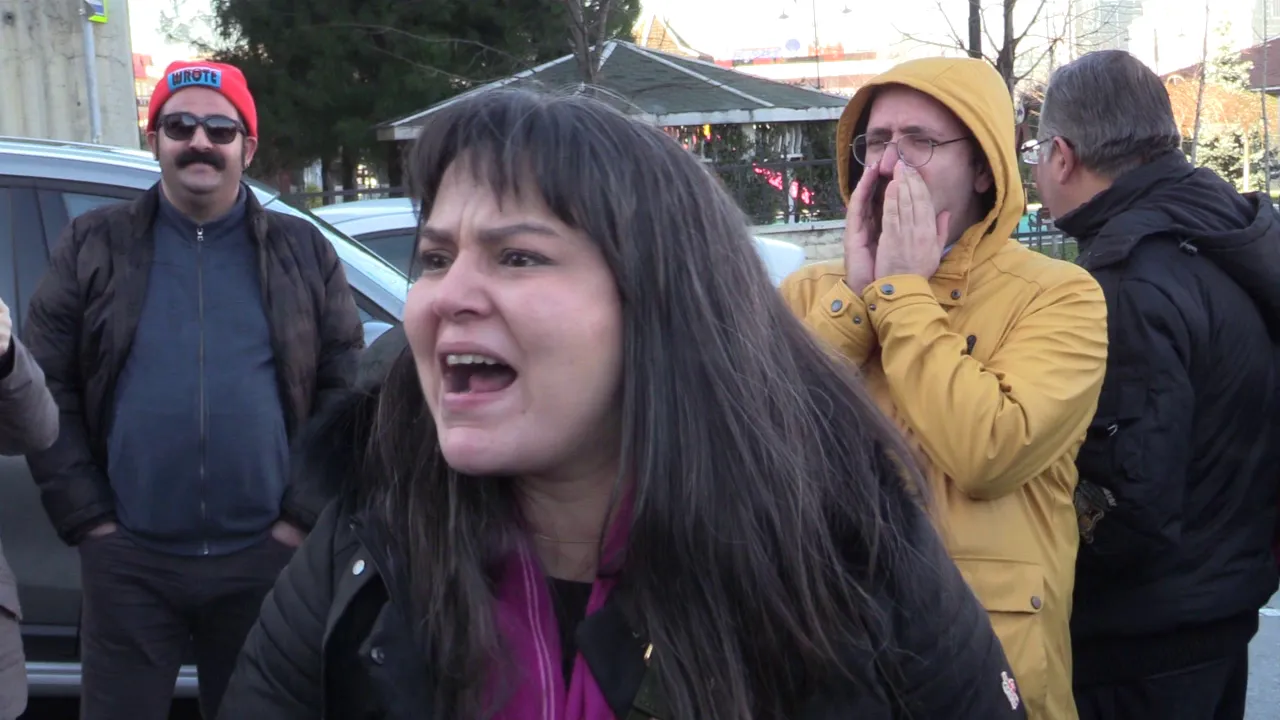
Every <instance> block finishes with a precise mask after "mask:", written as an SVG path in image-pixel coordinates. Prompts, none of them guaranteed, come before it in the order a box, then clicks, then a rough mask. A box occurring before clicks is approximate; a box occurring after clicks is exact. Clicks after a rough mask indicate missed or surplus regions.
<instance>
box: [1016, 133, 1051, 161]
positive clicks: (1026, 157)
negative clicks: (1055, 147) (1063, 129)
mask: <svg viewBox="0 0 1280 720" xmlns="http://www.w3.org/2000/svg"><path fill="white" fill-rule="evenodd" d="M1052 141H1053V138H1045V139H1043V140H1028V141H1026V142H1024V143H1022V148H1021V154H1022V162H1024V163H1026V164H1028V165H1039V164H1040V155H1041V153H1043V152H1044V148H1045V143H1048V142H1052Z"/></svg>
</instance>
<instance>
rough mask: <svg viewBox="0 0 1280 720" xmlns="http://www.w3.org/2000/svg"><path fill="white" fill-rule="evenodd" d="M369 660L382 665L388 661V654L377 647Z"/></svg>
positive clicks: (371, 651)
mask: <svg viewBox="0 0 1280 720" xmlns="http://www.w3.org/2000/svg"><path fill="white" fill-rule="evenodd" d="M369 659H370V660H372V661H374V662H375V663H377V664H379V665H381V664H382V663H383V662H384V661H385V660H386V659H387V654H386V653H385V652H383V650H382V648H380V647H375V648H374V649H372V650H370V651H369Z"/></svg>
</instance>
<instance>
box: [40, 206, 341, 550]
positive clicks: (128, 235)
mask: <svg viewBox="0 0 1280 720" xmlns="http://www.w3.org/2000/svg"><path fill="white" fill-rule="evenodd" d="M159 202H160V189H159V184H157V185H156V186H154V187H152V188H151V189H150V190H148V191H147V192H146V193H145V194H143V195H142V196H141V197H140V198H138V199H137V200H135V201H133V202H128V203H120V204H116V205H109V206H106V207H102V208H98V209H95V210H92V211H90V212H88V213H85V214H84V215H81V216H80V217H77V218H76V219H75V220H73V221H72V222H71V224H70V225H69V226H68V227H67V229H66V230H65V231H63V234H62V238H61V239H60V240H59V241H58V245H57V247H56V248H55V249H54V251H53V255H52V257H51V259H50V268H49V272H48V273H47V274H46V275H45V277H44V279H43V280H42V281H41V283H40V285H39V287H37V288H36V291H35V294H34V295H33V296H32V298H31V303H30V309H29V311H28V319H27V325H26V341H27V346H28V347H29V348H30V350H31V354H32V356H33V357H35V359H36V360H37V361H38V362H39V363H40V366H41V367H42V368H43V369H44V371H45V375H46V379H47V382H48V385H49V389H50V390H51V391H52V392H53V395H54V398H55V399H56V400H57V402H58V408H59V411H60V423H61V429H60V432H59V434H58V440H57V442H55V443H54V445H53V447H52V448H50V449H48V450H46V451H44V452H40V453H35V454H32V455H28V456H27V461H28V463H29V464H30V466H31V472H32V475H33V476H34V477H35V480H36V484H37V485H39V486H40V496H41V500H42V501H43V503H44V507H45V512H47V513H48V514H49V519H50V520H51V521H52V522H53V525H54V529H55V530H57V532H58V535H59V536H61V538H62V539H63V540H64V541H65V542H67V543H69V544H74V543H76V542H78V541H79V540H80V538H81V537H82V536H83V534H84V533H85V532H87V531H88V530H89V529H91V528H93V527H94V526H96V525H98V524H101V523H102V522H104V521H106V520H109V519H111V518H112V516H113V512H114V500H113V496H112V492H111V486H110V485H109V483H108V481H107V477H106V470H105V468H106V467H107V457H106V454H107V449H106V438H107V433H108V423H109V420H110V417H111V410H112V405H113V398H114V393H115V387H116V382H117V380H118V378H119V376H120V372H121V370H122V369H123V367H124V364H125V361H126V360H127V359H128V357H129V350H130V347H131V343H132V341H133V336H134V331H135V330H136V329H137V326H138V320H139V316H140V314H141V311H142V304H143V300H144V299H145V297H146V293H147V280H148V273H149V271H150V268H151V260H152V257H153V254H154V245H153V243H152V237H151V235H152V234H151V228H152V224H153V222H154V220H155V217H156V212H157V209H158V207H159ZM247 203H248V204H247V207H246V209H245V215H246V222H247V223H248V224H249V230H250V237H251V238H252V239H253V241H254V242H255V243H256V244H257V247H258V259H259V268H260V269H259V273H260V278H259V279H260V282H261V287H262V297H263V305H264V309H265V310H266V313H267V321H268V324H269V326H270V329H271V339H272V344H273V346H274V350H275V362H276V374H277V378H278V381H279V387H280V393H281V398H280V400H281V403H282V405H283V407H284V410H285V422H286V427H287V430H288V434H289V437H290V438H293V437H295V436H296V435H297V433H298V432H299V431H300V430H301V429H302V427H303V426H304V425H305V424H306V422H307V421H308V419H309V418H310V417H311V416H312V414H313V413H315V412H317V411H319V410H320V409H321V408H323V407H324V406H325V405H326V404H327V403H330V402H333V401H334V400H335V399H336V398H338V397H339V396H341V395H342V394H343V393H344V392H346V391H347V390H349V388H350V387H351V384H352V382H353V381H354V380H355V377H356V372H357V365H358V364H359V360H360V350H361V348H363V346H364V332H363V329H362V328H361V326H360V317H359V315H358V314H357V312H356V306H355V300H354V297H353V296H352V294H351V288H350V286H349V285H348V284H347V280H346V274H345V272H344V271H343V269H342V263H341V261H339V259H338V256H337V253H336V252H335V251H334V249H333V246H332V245H330V244H329V242H328V241H327V240H326V239H325V238H324V237H323V236H322V235H321V234H320V232H319V231H318V230H317V229H316V228H315V227H313V226H312V225H310V224H308V223H307V222H305V221H304V220H300V219H298V218H294V217H290V216H288V215H283V214H281V213H275V212H270V211H267V210H264V209H263V207H262V205H260V204H259V203H258V201H257V199H256V198H255V196H254V194H253V193H252V192H248V193H247ZM328 499H329V498H328V497H327V496H324V495H321V494H316V493H312V492H310V488H308V487H305V486H303V485H300V484H298V483H296V482H294V483H291V484H290V486H289V487H288V489H287V490H286V492H285V497H284V502H283V507H282V513H283V515H284V516H285V517H287V518H288V519H289V520H291V521H292V522H294V523H296V524H298V525H300V526H302V527H309V526H310V525H311V524H312V523H313V522H314V521H315V519H316V516H317V515H318V514H319V513H320V511H321V510H322V509H323V508H324V506H325V504H326V503H327V501H328Z"/></svg>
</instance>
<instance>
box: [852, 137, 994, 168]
mask: <svg viewBox="0 0 1280 720" xmlns="http://www.w3.org/2000/svg"><path fill="white" fill-rule="evenodd" d="M970 139H972V136H971V135H966V136H964V137H958V138H956V139H954V140H934V139H933V138H931V137H929V136H927V135H921V134H919V133H907V134H905V135H903V136H901V137H899V138H898V139H897V140H868V139H867V136H866V134H865V133H864V134H862V135H859V136H858V137H856V138H854V139H853V157H854V159H855V160H857V161H858V162H859V163H860V164H862V165H864V166H866V167H871V166H872V165H877V164H879V163H880V159H881V158H883V157H884V151H885V149H886V148H887V147H888V146H890V145H892V146H893V147H894V149H895V150H897V151H898V159H899V160H901V161H902V164H903V165H907V166H910V167H913V168H918V167H923V166H924V165H926V164H928V162H929V161H930V160H932V159H933V150H934V148H939V147H942V146H943V145H950V144H951V143H958V142H961V141H964V140H970Z"/></svg>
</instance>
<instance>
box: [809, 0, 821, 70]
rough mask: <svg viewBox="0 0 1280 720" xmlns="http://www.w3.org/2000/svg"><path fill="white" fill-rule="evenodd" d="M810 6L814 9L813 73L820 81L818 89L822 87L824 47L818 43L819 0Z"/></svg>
mask: <svg viewBox="0 0 1280 720" xmlns="http://www.w3.org/2000/svg"><path fill="white" fill-rule="evenodd" d="M809 7H810V9H811V10H813V75H814V78H815V79H816V80H817V82H818V89H819V90H821V89H822V47H821V46H820V45H818V0H813V1H812V2H810V3H809Z"/></svg>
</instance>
